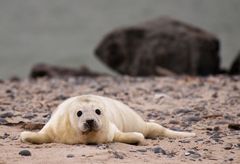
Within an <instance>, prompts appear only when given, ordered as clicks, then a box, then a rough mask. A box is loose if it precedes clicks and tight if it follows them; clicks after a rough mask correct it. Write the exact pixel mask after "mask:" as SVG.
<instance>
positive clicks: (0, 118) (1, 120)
mask: <svg viewBox="0 0 240 164" xmlns="http://www.w3.org/2000/svg"><path fill="white" fill-rule="evenodd" d="M6 123H7V120H6V119H5V118H2V117H0V125H5V124H6Z"/></svg>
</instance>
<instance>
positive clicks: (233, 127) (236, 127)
mask: <svg viewBox="0 0 240 164" xmlns="http://www.w3.org/2000/svg"><path fill="white" fill-rule="evenodd" d="M228 128H229V129H231V130H240V124H228Z"/></svg>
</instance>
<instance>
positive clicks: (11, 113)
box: [0, 112, 14, 118]
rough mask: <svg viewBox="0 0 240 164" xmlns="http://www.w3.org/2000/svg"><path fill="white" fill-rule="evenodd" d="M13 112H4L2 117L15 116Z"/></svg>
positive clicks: (0, 115)
mask: <svg viewBox="0 0 240 164" xmlns="http://www.w3.org/2000/svg"><path fill="white" fill-rule="evenodd" d="M13 115H14V114H13V112H4V113H2V114H0V117H2V118H6V117H13Z"/></svg>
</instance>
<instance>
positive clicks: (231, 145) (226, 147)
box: [224, 143, 233, 150]
mask: <svg viewBox="0 0 240 164" xmlns="http://www.w3.org/2000/svg"><path fill="white" fill-rule="evenodd" d="M232 147H233V144H231V143H228V144H226V145H225V146H224V149H225V150H230V149H232Z"/></svg>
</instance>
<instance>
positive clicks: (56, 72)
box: [30, 64, 103, 78]
mask: <svg viewBox="0 0 240 164" xmlns="http://www.w3.org/2000/svg"><path fill="white" fill-rule="evenodd" d="M99 75H103V74H99V73H96V72H92V71H91V70H89V69H88V68H87V67H86V66H82V67H80V68H79V69H74V68H67V67H60V66H52V65H48V64H37V65H34V66H33V67H32V69H31V73H30V77H31V78H39V77H50V78H52V77H71V76H75V77H77V76H99Z"/></svg>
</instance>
